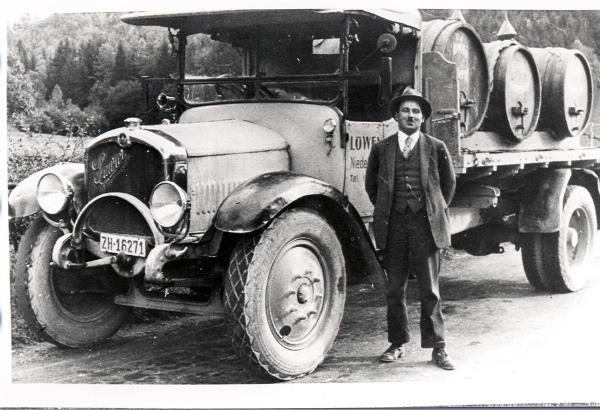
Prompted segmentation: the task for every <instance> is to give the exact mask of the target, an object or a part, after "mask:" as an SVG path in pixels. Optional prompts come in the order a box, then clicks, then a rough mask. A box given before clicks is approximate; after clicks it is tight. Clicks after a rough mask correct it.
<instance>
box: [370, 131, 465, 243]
mask: <svg viewBox="0 0 600 410" xmlns="http://www.w3.org/2000/svg"><path fill="white" fill-rule="evenodd" d="M418 144H419V149H420V153H421V155H420V163H421V186H422V187H423V190H424V191H425V198H426V201H425V202H426V208H427V217H428V219H429V225H430V226H431V233H432V235H433V239H434V241H435V244H436V245H437V247H438V248H445V247H448V246H450V220H449V217H448V205H449V204H450V201H452V198H453V197H454V190H455V188H456V177H455V175H454V168H453V167H452V159H451V157H450V153H449V152H448V149H447V148H446V145H445V144H444V143H443V142H442V141H440V140H438V139H436V138H434V137H432V136H430V135H427V134H424V133H422V132H421V134H420V137H419V140H418ZM397 149H398V143H397V135H396V134H394V135H392V136H390V137H388V138H385V139H383V140H382V141H379V142H378V143H376V144H375V145H373V148H372V149H371V153H370V154H369V161H368V164H367V174H366V181H365V189H366V190H367V194H368V195H369V199H370V200H371V202H372V203H373V205H375V211H374V213H373V233H374V234H375V242H376V243H377V247H378V248H379V249H385V246H386V240H387V235H388V225H389V221H390V213H391V211H392V202H393V199H394V167H395V166H396V150H397Z"/></svg>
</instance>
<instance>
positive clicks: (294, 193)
mask: <svg viewBox="0 0 600 410" xmlns="http://www.w3.org/2000/svg"><path fill="white" fill-rule="evenodd" d="M314 195H320V196H325V197H329V198H331V199H333V200H335V201H336V202H337V203H339V204H343V206H345V204H347V202H348V200H347V199H346V198H345V197H344V195H343V194H342V193H341V192H340V191H339V190H337V189H336V188H335V187H333V186H331V185H329V184H327V183H325V182H323V181H320V180H318V179H315V178H312V177H309V176H307V175H302V174H297V173H294V172H287V171H278V172H270V173H267V174H263V175H260V176H258V177H256V178H252V179H250V180H249V181H246V182H245V183H243V184H242V185H240V186H239V187H237V188H236V189H235V190H234V191H232V192H231V194H229V196H228V197H227V198H225V200H224V201H223V202H222V203H221V205H220V206H219V209H218V210H217V213H216V215H215V223H214V225H215V228H217V229H218V230H220V231H223V232H229V233H249V232H254V231H256V230H257V229H260V228H262V227H264V226H265V225H267V224H268V223H269V222H270V221H271V220H272V219H273V218H275V216H277V215H278V214H279V213H280V212H281V211H282V210H283V209H285V208H286V207H287V206H288V205H289V204H291V203H292V202H294V201H296V200H298V199H300V198H304V197H308V196H314Z"/></svg>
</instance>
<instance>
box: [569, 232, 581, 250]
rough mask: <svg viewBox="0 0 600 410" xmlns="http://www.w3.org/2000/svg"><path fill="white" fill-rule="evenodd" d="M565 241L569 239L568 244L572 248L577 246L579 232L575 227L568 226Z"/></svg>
mask: <svg viewBox="0 0 600 410" xmlns="http://www.w3.org/2000/svg"><path fill="white" fill-rule="evenodd" d="M567 241H569V245H570V246H571V247H572V248H576V247H577V243H578V242H579V234H578V233H577V229H575V228H571V227H569V231H568V233H567Z"/></svg>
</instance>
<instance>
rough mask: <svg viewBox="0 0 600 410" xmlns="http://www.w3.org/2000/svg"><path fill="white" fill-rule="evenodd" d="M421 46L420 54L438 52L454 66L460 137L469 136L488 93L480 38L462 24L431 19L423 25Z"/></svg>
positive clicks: (480, 117)
mask: <svg viewBox="0 0 600 410" xmlns="http://www.w3.org/2000/svg"><path fill="white" fill-rule="evenodd" d="M422 46H423V52H432V51H438V52H439V53H440V54H442V55H443V56H444V57H445V58H446V59H447V60H449V61H452V62H453V63H455V64H456V71H457V77H458V88H459V96H460V101H459V103H460V112H461V135H462V136H467V135H470V134H472V133H473V132H475V131H476V130H477V129H478V128H479V126H480V125H481V123H482V122H483V119H484V117H485V112H486V110H487V107H488V103H489V94H490V78H489V71H488V65H487V60H486V56H485V51H484V49H483V44H482V42H481V39H480V38H479V35H478V34H477V32H475V29H474V28H473V27H471V26H470V25H469V24H467V23H465V22H462V21H456V20H431V21H427V22H424V23H423V34H422ZM434 109H435V107H434Z"/></svg>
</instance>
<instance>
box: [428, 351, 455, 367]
mask: <svg viewBox="0 0 600 410" xmlns="http://www.w3.org/2000/svg"><path fill="white" fill-rule="evenodd" d="M431 360H432V361H433V363H434V364H435V365H436V366H437V367H440V368H442V369H444V370H454V363H452V360H450V357H448V353H446V350H445V349H444V348H443V347H442V348H437V349H433V353H431Z"/></svg>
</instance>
